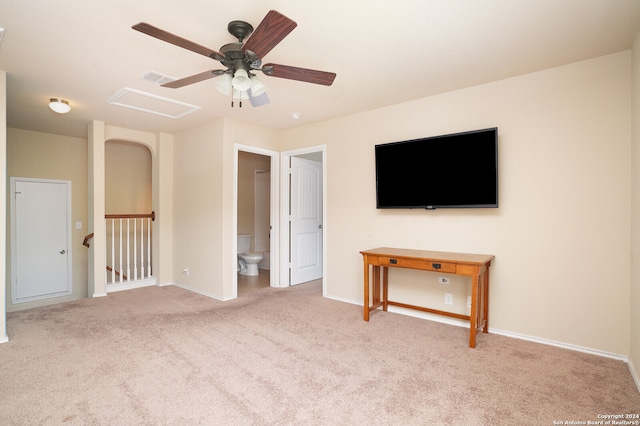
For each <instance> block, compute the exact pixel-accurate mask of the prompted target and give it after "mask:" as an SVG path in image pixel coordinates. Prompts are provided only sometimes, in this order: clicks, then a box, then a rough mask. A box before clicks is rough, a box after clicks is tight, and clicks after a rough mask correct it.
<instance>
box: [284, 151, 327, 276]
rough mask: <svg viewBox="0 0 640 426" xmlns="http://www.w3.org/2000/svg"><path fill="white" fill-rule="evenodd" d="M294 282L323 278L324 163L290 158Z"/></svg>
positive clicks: (292, 272)
mask: <svg viewBox="0 0 640 426" xmlns="http://www.w3.org/2000/svg"><path fill="white" fill-rule="evenodd" d="M290 203H291V204H290V221H291V223H290V226H291V228H290V229H291V247H290V251H291V285H296V284H301V283H304V282H308V281H313V280H317V279H320V278H322V164H321V163H319V162H317V161H311V160H306V159H303V158H298V157H291V200H290Z"/></svg>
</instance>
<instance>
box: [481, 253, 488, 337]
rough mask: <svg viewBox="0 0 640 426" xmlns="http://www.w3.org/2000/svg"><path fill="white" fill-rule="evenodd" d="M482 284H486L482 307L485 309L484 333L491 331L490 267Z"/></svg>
mask: <svg viewBox="0 0 640 426" xmlns="http://www.w3.org/2000/svg"><path fill="white" fill-rule="evenodd" d="M482 284H483V285H484V290H483V292H482V294H483V299H484V304H483V307H482V309H483V310H484V327H483V328H482V332H483V333H488V332H489V267H488V266H487V269H486V270H485V271H484V279H483V280H482Z"/></svg>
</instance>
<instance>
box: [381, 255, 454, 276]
mask: <svg viewBox="0 0 640 426" xmlns="http://www.w3.org/2000/svg"><path fill="white" fill-rule="evenodd" d="M378 264H379V265H380V266H396V267H398V268H410V269H421V270H423V271H438V272H447V273H455V272H456V264H455V263H445V262H435V261H434V262H425V261H424V260H420V259H406V258H402V257H400V258H398V257H387V256H379V257H378Z"/></svg>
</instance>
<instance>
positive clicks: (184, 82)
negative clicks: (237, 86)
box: [162, 70, 224, 89]
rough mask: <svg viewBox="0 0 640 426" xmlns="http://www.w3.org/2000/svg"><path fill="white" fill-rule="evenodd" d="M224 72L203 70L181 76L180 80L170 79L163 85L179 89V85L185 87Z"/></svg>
mask: <svg viewBox="0 0 640 426" xmlns="http://www.w3.org/2000/svg"><path fill="white" fill-rule="evenodd" d="M222 74H224V70H209V71H205V72H201V73H200V74H195V75H192V76H190V77H185V78H181V79H180V80H174V81H170V82H168V83H165V84H163V85H162V87H168V88H170V89H177V88H179V87H184V86H187V85H189V84H193V83H197V82H199V81H203V80H208V79H210V78H213V77H217V76H219V75H222Z"/></svg>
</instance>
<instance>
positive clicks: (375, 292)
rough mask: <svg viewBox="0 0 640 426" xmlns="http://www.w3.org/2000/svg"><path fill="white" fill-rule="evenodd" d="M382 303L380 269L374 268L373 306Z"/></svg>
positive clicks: (375, 266)
mask: <svg viewBox="0 0 640 426" xmlns="http://www.w3.org/2000/svg"><path fill="white" fill-rule="evenodd" d="M379 303H380V267H379V266H377V265H374V267H373V306H376V305H378V304H379Z"/></svg>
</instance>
